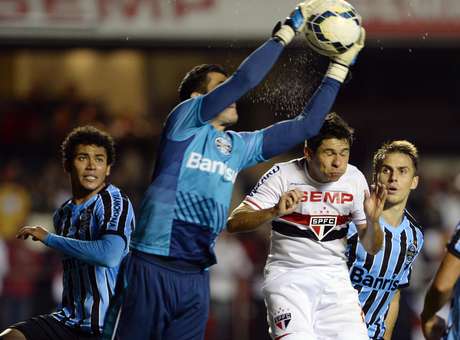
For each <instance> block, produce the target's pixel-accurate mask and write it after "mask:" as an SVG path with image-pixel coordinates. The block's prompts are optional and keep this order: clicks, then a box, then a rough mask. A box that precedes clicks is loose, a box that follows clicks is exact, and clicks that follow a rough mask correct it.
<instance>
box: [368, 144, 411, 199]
mask: <svg viewBox="0 0 460 340" xmlns="http://www.w3.org/2000/svg"><path fill="white" fill-rule="evenodd" d="M376 176H377V181H378V182H380V183H382V184H385V186H386V188H387V190H388V194H387V199H386V203H387V204H390V205H396V204H401V203H403V204H406V202H407V199H408V198H409V194H410V192H411V190H413V189H415V188H416V187H417V185H418V176H415V168H414V164H413V162H412V159H411V158H410V157H409V156H408V155H406V154H404V153H400V152H394V153H389V154H387V155H386V156H385V159H384V160H383V163H382V166H381V167H380V169H379V171H378V172H377V173H376Z"/></svg>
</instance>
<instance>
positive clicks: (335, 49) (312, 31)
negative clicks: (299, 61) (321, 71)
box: [305, 0, 361, 56]
mask: <svg viewBox="0 0 460 340" xmlns="http://www.w3.org/2000/svg"><path fill="white" fill-rule="evenodd" d="M360 34H361V17H360V16H359V14H358V13H356V10H355V9H354V8H353V6H352V5H350V4H349V3H348V2H346V1H344V0H323V1H321V2H320V3H319V5H318V6H317V7H316V8H314V9H313V10H312V12H311V15H310V17H309V18H308V19H307V24H306V27H305V35H306V37H307V42H308V45H309V46H310V47H311V48H312V49H314V50H315V51H317V52H318V53H320V54H323V55H326V56H334V55H338V54H342V53H344V52H345V51H347V50H348V49H349V48H350V47H352V46H353V44H354V43H355V42H356V41H358V39H359V36H360Z"/></svg>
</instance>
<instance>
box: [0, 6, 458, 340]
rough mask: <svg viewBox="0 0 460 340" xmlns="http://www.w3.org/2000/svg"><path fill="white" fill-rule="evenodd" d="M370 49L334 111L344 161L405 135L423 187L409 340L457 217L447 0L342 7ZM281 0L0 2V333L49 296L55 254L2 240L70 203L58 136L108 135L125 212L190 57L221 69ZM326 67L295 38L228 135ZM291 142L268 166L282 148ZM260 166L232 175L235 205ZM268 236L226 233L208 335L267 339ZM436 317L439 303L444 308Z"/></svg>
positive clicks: (242, 52) (407, 300)
mask: <svg viewBox="0 0 460 340" xmlns="http://www.w3.org/2000/svg"><path fill="white" fill-rule="evenodd" d="M351 3H352V4H354V5H355V6H356V8H357V9H358V11H359V12H360V13H361V14H362V16H363V18H364V19H365V27H366V28H367V30H368V43H367V47H366V49H365V50H364V51H363V52H362V53H361V55H360V57H359V61H358V63H357V65H356V66H355V67H354V70H353V80H352V81H351V82H350V83H349V84H347V85H345V86H344V87H343V89H342V91H341V93H340V94H339V98H338V100H337V102H336V105H335V106H334V109H335V110H336V111H337V112H339V113H340V114H342V115H343V116H344V117H345V118H346V119H347V120H348V121H349V122H350V124H351V125H352V126H353V127H354V128H355V129H356V141H355V144H354V146H353V150H352V157H351V163H353V164H356V165H358V166H359V167H360V168H361V169H363V171H364V172H365V173H366V174H367V175H368V176H369V174H370V173H369V169H370V159H371V155H372V152H373V151H374V150H375V148H376V147H377V146H378V145H379V144H381V143H382V142H383V141H386V140H389V139H392V138H400V139H409V140H410V141H413V142H414V143H415V144H416V145H417V146H418V147H419V150H420V153H421V155H422V157H421V170H420V175H421V183H420V186H419V188H418V189H417V191H416V192H414V193H413V195H412V197H411V200H410V208H411V210H412V212H413V213H414V215H415V216H416V217H417V218H418V220H419V222H420V223H421V224H422V225H423V226H424V228H425V236H426V243H425V244H426V246H425V249H424V252H423V254H422V255H421V256H419V258H418V259H417V261H416V265H415V269H414V272H413V275H412V284H411V287H410V288H408V289H406V290H404V291H403V295H402V304H401V311H400V318H399V320H398V325H397V330H396V331H395V336H394V337H393V338H394V339H399V340H405V339H414V340H415V339H420V338H421V336H420V330H419V321H418V317H417V315H418V313H419V312H420V309H421V307H422V306H421V304H422V298H423V296H424V292H425V290H426V288H427V285H428V284H429V282H430V279H431V278H432V275H433V272H434V271H435V270H436V268H437V265H438V263H439V259H440V257H441V256H442V254H443V246H444V244H445V241H446V239H447V238H448V237H449V236H450V234H451V232H452V230H453V228H454V226H455V224H456V223H457V221H458V220H459V219H460V175H459V174H460V157H459V153H458V150H459V148H460V137H459V134H458V126H460V124H459V120H460V118H459V113H460V112H459V106H460V96H459V94H460V2H458V1H457V0H386V1H382V0H381V1H367V0H359V1H358V0H355V1H351ZM294 4H295V1H292V0H289V1H287V0H284V1H282V0H264V1H262V0H246V1H236V2H235V1H232V0H176V1H167V0H137V1H136V0H129V1H128V0H118V1H116V0H0V143H1V144H0V145H1V149H0V150H1V152H0V328H1V329H3V328H4V327H6V326H7V325H8V324H10V323H12V322H16V321H20V320H23V319H25V318H28V317H30V316H32V315H35V314H40V313H46V312H49V311H50V310H52V309H53V308H54V307H55V305H56V301H58V300H59V299H60V296H59V292H60V289H61V288H60V280H61V277H60V270H61V269H60V263H59V257H58V255H57V254H56V253H54V252H51V251H48V250H47V249H45V248H44V247H41V246H40V245H39V244H37V243H33V242H31V241H30V242H22V241H16V240H15V239H14V234H15V232H16V231H17V229H18V227H20V226H23V225H25V224H44V225H48V226H49V225H51V213H52V211H53V210H54V209H55V208H56V207H57V206H58V205H60V204H61V203H62V202H63V200H64V199H66V198H67V197H68V196H69V186H68V179H67V177H66V175H65V174H64V173H63V171H62V168H61V165H60V154H59V150H58V147H59V143H60V142H61V141H62V139H63V137H64V136H65V135H66V134H67V133H68V132H69V131H70V130H71V129H72V128H73V127H75V126H78V125H82V124H94V125H97V126H100V127H102V128H104V129H106V130H107V131H109V132H110V133H112V134H113V135H114V137H115V138H116V139H117V143H118V156H117V163H116V165H115V169H114V170H115V171H114V172H113V175H112V178H111V180H112V182H113V183H114V184H116V185H118V186H120V187H121V188H123V189H124V191H125V192H126V193H127V194H128V195H129V196H130V197H131V198H132V200H133V202H134V205H135V207H139V203H140V199H141V198H142V194H143V192H144V190H145V188H146V186H147V184H148V182H149V178H150V176H151V173H152V169H153V163H154V159H155V153H156V148H157V145H158V140H159V134H160V131H161V126H162V121H163V120H164V118H165V116H166V115H167V113H168V112H169V111H170V110H171V108H172V107H173V106H174V105H175V104H177V102H178V100H177V92H176V89H177V86H178V84H179V82H180V80H181V79H182V77H183V75H184V74H185V72H187V71H188V70H189V69H190V68H191V67H193V66H194V65H196V64H199V63H221V64H223V65H224V66H226V67H227V68H228V69H229V70H231V71H233V70H234V69H235V68H236V67H237V66H238V64H239V63H240V62H241V61H242V60H243V59H244V58H245V57H246V56H247V55H248V54H249V53H250V52H251V51H252V50H253V49H254V48H255V47H257V46H258V44H259V43H260V42H262V41H263V40H264V39H265V38H266V37H267V36H268V35H269V32H270V31H271V28H272V26H273V25H274V23H275V22H276V20H278V19H281V18H283V17H284V16H286V15H287V13H289V11H290V10H291V9H292V7H293V6H294ZM326 64H327V60H325V59H324V58H322V57H318V56H316V55H314V54H313V53H311V52H310V51H309V50H308V49H307V48H306V47H305V45H304V43H302V42H301V41H297V42H296V43H295V44H294V45H293V46H292V47H290V48H289V49H288V50H287V51H286V52H285V53H284V55H283V57H282V60H281V61H280V62H279V63H278V64H277V66H276V67H275V68H274V69H273V71H272V72H271V73H270V76H269V78H268V80H267V81H265V82H264V83H263V84H262V85H261V86H259V87H258V88H257V89H256V90H255V91H253V92H251V93H250V94H249V95H248V96H246V97H244V98H243V99H242V100H241V101H240V102H239V103H238V105H239V106H238V110H239V113H240V121H239V123H238V125H237V126H236V127H235V129H236V130H252V129H257V128H261V127H264V126H266V125H267V124H271V123H273V122H274V121H278V120H280V119H283V118H286V117H287V116H292V115H294V114H295V113H296V112H298V111H299V110H300V109H301V107H302V105H303V103H304V102H305V101H306V100H307V99H308V98H309V96H310V95H311V93H312V91H313V90H314V88H315V86H317V85H318V83H319V81H320V79H321V75H322V72H323V71H324V68H325V66H326ZM300 151H301V149H300V148H299V149H298V150H294V151H293V153H292V154H290V155H286V156H285V157H283V158H280V159H278V160H281V159H289V158H292V157H296V155H298V154H299V152H300ZM270 164H271V163H267V164H263V165H260V166H257V167H255V168H252V169H250V170H247V171H245V172H243V173H241V175H240V176H239V177H238V180H237V185H236V187H235V193H234V204H236V203H238V202H239V201H240V200H241V198H242V197H243V195H244V193H246V192H248V191H249V190H250V189H251V187H252V185H253V184H254V183H255V182H256V181H257V179H258V177H259V176H260V175H261V174H262V173H263V172H264V170H266V169H267V168H268V167H269V166H270ZM268 230H269V228H267V227H265V228H261V229H260V230H259V231H258V232H255V233H250V234H244V235H240V236H238V237H234V236H229V235H226V234H224V235H223V236H222V237H221V240H220V241H219V242H218V244H217V252H218V258H219V264H218V265H217V266H215V267H214V268H213V269H212V290H213V296H212V312H211V318H210V321H209V327H208V333H209V334H208V339H219V340H226V339H241V340H245V339H268V336H267V332H266V329H267V326H266V322H265V308H264V305H263V300H262V297H261V294H260V284H261V279H262V278H261V273H262V268H263V265H264V260H265V256H266V253H267V247H268ZM444 312H446V311H444Z"/></svg>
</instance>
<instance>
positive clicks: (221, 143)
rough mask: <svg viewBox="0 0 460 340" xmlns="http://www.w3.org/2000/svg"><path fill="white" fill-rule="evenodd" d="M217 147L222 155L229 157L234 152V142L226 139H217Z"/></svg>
mask: <svg viewBox="0 0 460 340" xmlns="http://www.w3.org/2000/svg"><path fill="white" fill-rule="evenodd" d="M215 143H216V147H217V150H219V151H220V152H221V153H222V154H224V155H226V156H228V155H230V153H231V152H232V142H231V141H230V140H228V139H227V138H224V137H217V138H216V141H215Z"/></svg>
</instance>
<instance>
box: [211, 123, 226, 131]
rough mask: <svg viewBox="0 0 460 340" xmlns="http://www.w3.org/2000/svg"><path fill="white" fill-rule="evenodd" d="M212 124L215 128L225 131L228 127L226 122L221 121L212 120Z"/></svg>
mask: <svg viewBox="0 0 460 340" xmlns="http://www.w3.org/2000/svg"><path fill="white" fill-rule="evenodd" d="M211 125H212V126H213V127H214V129H216V130H219V131H224V130H225V129H226V128H227V126H225V125H224V124H221V122H219V121H212V122H211Z"/></svg>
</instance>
